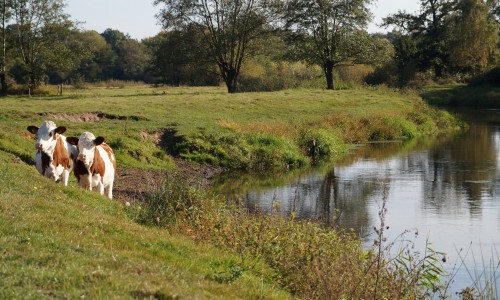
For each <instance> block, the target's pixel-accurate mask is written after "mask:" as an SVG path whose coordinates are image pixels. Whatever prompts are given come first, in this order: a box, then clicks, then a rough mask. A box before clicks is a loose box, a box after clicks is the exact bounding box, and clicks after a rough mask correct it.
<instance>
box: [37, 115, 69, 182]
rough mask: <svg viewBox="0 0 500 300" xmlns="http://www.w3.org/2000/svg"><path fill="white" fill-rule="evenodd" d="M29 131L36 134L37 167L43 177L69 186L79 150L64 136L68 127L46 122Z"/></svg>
mask: <svg viewBox="0 0 500 300" xmlns="http://www.w3.org/2000/svg"><path fill="white" fill-rule="evenodd" d="M28 131H29V132H31V133H33V134H36V138H37V139H36V145H35V148H36V152H35V167H36V169H37V170H38V172H39V173H40V174H42V175H43V176H45V177H47V178H50V179H53V180H55V181H58V180H59V179H61V181H62V183H63V184H64V186H67V185H68V179H69V174H70V173H71V171H72V170H73V168H74V166H75V161H76V158H77V156H78V149H77V148H76V147H75V146H73V145H71V144H69V143H68V142H67V140H66V137H65V136H64V135H62V134H63V133H64V132H65V131H66V127H64V126H59V127H57V126H56V124H55V123H54V122H52V121H45V122H43V123H42V126H40V127H36V126H28Z"/></svg>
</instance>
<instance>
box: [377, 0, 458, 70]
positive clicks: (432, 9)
mask: <svg viewBox="0 0 500 300" xmlns="http://www.w3.org/2000/svg"><path fill="white" fill-rule="evenodd" d="M455 10H456V8H455V1H453V0H420V13H419V14H417V15H411V14H408V13H406V12H401V11H400V12H398V13H396V14H393V15H389V16H388V17H386V18H385V19H384V24H385V25H386V26H388V25H395V26H396V27H397V29H398V30H400V31H401V32H402V33H403V35H409V36H410V37H411V40H412V42H414V43H415V44H416V46H417V49H418V54H417V55H418V57H419V60H418V66H417V67H418V68H419V69H420V70H427V69H429V68H432V69H433V71H434V75H435V76H436V77H443V74H444V71H445V69H446V67H447V66H449V55H450V52H449V49H450V48H449V36H448V35H447V31H448V30H447V28H448V24H449V23H448V20H449V18H450V16H451V15H452V13H453V12H454V11H455ZM401 55H402V56H406V55H405V54H401Z"/></svg>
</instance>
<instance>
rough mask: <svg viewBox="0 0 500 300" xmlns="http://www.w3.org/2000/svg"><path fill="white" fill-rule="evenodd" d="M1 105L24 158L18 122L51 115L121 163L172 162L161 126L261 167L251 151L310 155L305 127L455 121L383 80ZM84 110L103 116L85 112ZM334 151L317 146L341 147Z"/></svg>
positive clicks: (343, 134) (350, 137)
mask: <svg viewBox="0 0 500 300" xmlns="http://www.w3.org/2000/svg"><path fill="white" fill-rule="evenodd" d="M0 108H1V110H0V126H2V129H3V130H2V131H1V133H0V149H4V150H6V151H9V152H12V153H16V154H17V155H18V156H21V157H23V159H24V160H29V157H31V156H32V151H33V150H32V148H33V145H32V144H33V139H32V137H31V136H30V135H29V134H28V133H27V132H26V127H27V126H28V125H39V124H41V122H42V121H44V120H46V119H52V120H54V121H55V122H56V124H58V125H64V126H66V127H68V131H67V132H66V135H67V136H71V135H74V136H79V135H80V133H81V132H83V131H91V132H93V133H94V134H96V135H97V136H104V137H105V138H106V141H107V142H108V143H109V144H110V145H111V146H112V147H113V148H114V149H115V152H116V155H117V159H118V162H119V164H120V165H122V166H127V167H139V168H163V169H164V168H170V167H171V166H172V164H173V163H172V161H171V158H170V156H168V155H165V153H164V151H163V150H162V149H160V148H159V147H157V145H155V142H157V141H155V140H154V139H153V138H150V137H152V136H155V133H157V132H160V131H161V130H163V129H165V128H175V130H176V131H177V134H178V135H179V136H182V137H185V138H186V139H185V142H184V144H183V145H180V146H181V149H176V151H178V152H180V153H179V154H181V155H182V156H183V157H185V158H190V159H194V160H198V161H199V162H204V163H207V162H208V163H216V164H219V165H222V166H226V167H230V168H241V169H251V168H254V167H260V166H259V164H257V162H255V161H252V160H254V159H260V158H261V156H262V155H261V154H259V153H264V152H269V153H272V156H273V157H274V159H275V160H276V161H277V163H276V166H280V167H283V166H288V167H297V166H303V165H304V164H308V160H309V157H308V153H309V152H310V151H309V150H310V149H309V148H308V147H304V145H307V143H306V144H302V146H300V141H301V136H300V133H301V132H304V130H308V131H318V132H319V131H322V130H323V131H325V130H326V131H328V132H334V133H335V134H337V135H338V137H339V139H340V140H341V141H343V143H353V142H365V141H372V140H395V139H408V138H412V137H414V136H420V135H434V134H437V133H438V132H439V131H442V130H450V128H453V127H456V125H457V123H455V122H454V120H453V118H452V117H449V116H447V115H446V113H444V112H441V111H437V110H435V109H432V108H430V107H428V106H427V105H426V104H425V103H424V102H423V101H422V100H420V98H419V97H418V96H416V95H413V94H407V95H402V94H400V93H399V92H396V91H393V90H391V89H387V88H377V89H374V88H356V89H350V90H337V91H326V90H319V89H297V90H284V91H278V92H255V93H238V94H231V95H229V94H227V92H226V90H225V89H224V88H222V87H220V88H219V87H176V88H173V87H158V88H154V87H149V86H145V85H130V86H124V87H121V88H107V87H91V88H87V89H73V88H66V89H65V92H64V95H62V96H34V97H31V98H28V97H22V96H15V97H8V98H4V99H2V101H1V102H0ZM89 113H97V114H100V115H102V116H103V117H102V118H100V119H92V120H88V119H85V118H83V117H84V116H86V115H88V114H89ZM79 117H81V118H79ZM85 120H87V121H86V122H84V121H85ZM256 135H262V136H272V137H273V138H276V139H281V140H282V141H283V143H285V144H287V145H290V147H288V146H287V147H281V148H279V147H278V148H273V147H274V146H269V145H265V144H262V143H261V142H258V143H255V136H256ZM200 139H201V140H200ZM226 140H231V141H233V142H236V144H235V145H234V147H235V149H236V148H237V149H239V150H237V151H235V152H234V153H237V154H238V155H237V156H233V153H232V152H228V153H224V151H223V150H224V149H225V148H226V147H227V146H228V145H227V144H225V142H224V141H226ZM197 141H198V142H202V143H203V144H204V145H205V150H206V151H205V153H203V155H200V154H199V153H196V151H195V153H193V149H194V150H196V149H197V145H198V144H199V143H198V142H197ZM311 142H312V141H311ZM278 144H279V143H278ZM174 146H175V145H174ZM270 147H271V148H270ZM333 150H334V151H329V152H325V153H332V154H333V153H339V152H340V151H339V149H333ZM181 151H184V152H181ZM286 152H288V154H287V153H286ZM263 166H264V167H265V166H269V167H272V166H274V164H270V163H265V164H264V165H263Z"/></svg>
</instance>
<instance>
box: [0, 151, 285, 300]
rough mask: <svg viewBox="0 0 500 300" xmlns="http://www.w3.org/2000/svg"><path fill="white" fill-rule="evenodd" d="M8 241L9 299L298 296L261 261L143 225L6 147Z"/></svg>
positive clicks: (3, 235) (5, 291)
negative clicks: (49, 175)
mask: <svg viewBox="0 0 500 300" xmlns="http://www.w3.org/2000/svg"><path fill="white" fill-rule="evenodd" d="M0 245H1V252H0V286H1V288H0V298H1V299H44V298H45V299H54V298H70V299H75V298H83V297H85V298H90V299H133V298H139V299H142V298H156V299H177V298H179V299H195V298H198V299H200V298H202V299H206V298H211V299H255V298H260V297H261V296H264V298H267V299H287V298H290V296H289V295H288V294H287V293H286V292H284V291H282V290H281V289H280V288H279V287H276V285H275V284H274V283H273V276H274V273H273V272H272V271H271V269H270V268H269V267H267V266H266V265H265V264H263V263H261V262H259V261H258V260H246V261H243V260H242V259H241V257H239V256H235V255H232V254H229V253H228V252H227V251H223V250H221V249H220V248H219V249H216V248H214V247H211V246H209V245H207V244H203V243H195V242H193V240H192V239H191V238H188V237H186V236H182V235H179V234H169V233H168V231H166V230H163V229H156V228H150V227H144V226H140V225H138V224H136V223H134V222H132V221H130V219H129V218H128V217H127V214H126V213H125V210H124V208H123V207H122V206H121V205H120V204H118V203H117V202H114V201H110V200H108V199H105V198H104V197H101V196H99V195H97V194H96V193H87V192H84V191H81V190H79V189H77V188H76V187H67V188H65V187H62V186H61V185H58V184H55V183H53V182H50V181H48V180H46V179H44V178H41V177H40V176H38V174H36V171H35V169H34V168H33V167H31V166H27V165H25V164H24V163H22V162H20V161H19V160H18V159H17V158H16V157H15V156H13V155H11V154H7V153H5V152H3V151H0Z"/></svg>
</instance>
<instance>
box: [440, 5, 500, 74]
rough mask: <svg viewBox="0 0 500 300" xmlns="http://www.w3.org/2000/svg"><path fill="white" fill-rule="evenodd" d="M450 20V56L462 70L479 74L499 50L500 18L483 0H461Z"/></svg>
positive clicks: (454, 64) (455, 66) (458, 68)
mask: <svg viewBox="0 0 500 300" xmlns="http://www.w3.org/2000/svg"><path fill="white" fill-rule="evenodd" d="M457 8H458V12H457V14H456V15H455V16H454V18H453V19H452V21H451V26H450V33H451V37H450V39H451V42H450V46H451V47H450V57H451V59H450V60H451V63H452V66H453V67H454V68H455V69H457V70H458V71H461V72H467V73H470V74H471V75H477V74H478V73H480V72H482V71H483V70H484V69H486V68H487V67H488V65H489V64H490V60H491V58H492V57H494V55H493V53H495V51H497V50H498V48H497V43H498V30H499V27H498V22H497V21H496V19H495V18H494V16H493V15H492V14H491V11H490V9H489V7H488V5H487V4H486V3H484V2H483V1H482V0H462V1H460V2H459V5H458V7H457Z"/></svg>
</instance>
